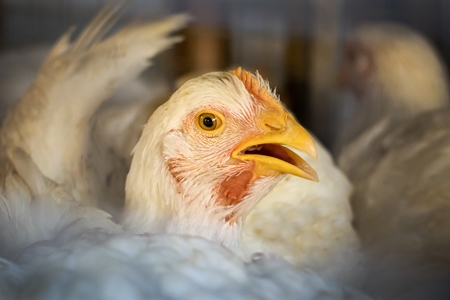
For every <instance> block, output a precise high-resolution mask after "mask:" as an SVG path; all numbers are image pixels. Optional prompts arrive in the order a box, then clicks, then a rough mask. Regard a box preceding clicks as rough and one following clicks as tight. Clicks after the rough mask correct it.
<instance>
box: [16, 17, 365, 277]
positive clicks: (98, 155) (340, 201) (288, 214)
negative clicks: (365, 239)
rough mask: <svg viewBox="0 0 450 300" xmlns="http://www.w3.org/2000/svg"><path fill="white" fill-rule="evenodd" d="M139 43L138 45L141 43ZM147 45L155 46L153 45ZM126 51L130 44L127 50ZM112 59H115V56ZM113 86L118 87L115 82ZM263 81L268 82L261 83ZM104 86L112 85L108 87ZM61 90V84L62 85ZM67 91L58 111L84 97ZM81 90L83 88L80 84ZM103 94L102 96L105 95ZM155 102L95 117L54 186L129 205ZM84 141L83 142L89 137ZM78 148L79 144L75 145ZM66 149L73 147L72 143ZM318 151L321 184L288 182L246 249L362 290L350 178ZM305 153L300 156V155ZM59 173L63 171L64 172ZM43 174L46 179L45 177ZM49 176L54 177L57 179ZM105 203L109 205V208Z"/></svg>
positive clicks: (263, 205) (258, 219) (252, 226)
mask: <svg viewBox="0 0 450 300" xmlns="http://www.w3.org/2000/svg"><path fill="white" fill-rule="evenodd" d="M175 20H176V19H175ZM178 26H180V24H179V23H176V22H174V24H173V29H176V28H178ZM95 28H96V27H94V29H95ZM89 30H92V29H89V28H88V29H87V30H86V32H89ZM167 30H169V29H167ZM85 36H86V35H85ZM87 36H89V35H87ZM119 37H120V35H119ZM80 38H82V37H80ZM112 38H113V39H114V38H115V37H112ZM161 38H162V39H163V38H164V37H161ZM171 41H172V40H171ZM138 42H139V41H138V40H137V39H136V43H138ZM148 42H149V43H150V42H152V41H151V40H148ZM168 42H169V41H168ZM110 43H112V42H110ZM126 45H127V44H124V46H126ZM153 46H155V45H153ZM104 47H106V46H104ZM93 50H95V49H93ZM90 51H91V50H89V49H86V54H84V55H86V56H88V57H89V56H91V57H92V58H91V59H95V58H94V57H95V56H94V55H96V54H95V53H96V52H95V51H94V52H93V53H90ZM124 52H125V51H124ZM111 59H114V57H112V58H111ZM75 64H76V61H75V62H74V65H75ZM99 65H101V62H99ZM44 67H45V66H44ZM44 70H45V69H44ZM79 70H80V73H83V74H89V73H88V72H90V71H89V69H87V70H84V69H79ZM99 70H100V69H99ZM104 72H105V75H107V76H116V74H115V73H113V72H109V70H108V69H106V70H104ZM121 72H123V73H119V74H117V76H123V77H125V76H126V75H125V73H126V72H127V71H125V70H122V71H121ZM99 74H100V71H98V70H97V71H96V73H95V76H99ZM69 79H71V78H69ZM112 80H113V81H116V79H112ZM260 81H262V80H261V79H260ZM102 82H103V83H105V82H108V80H103V81H102ZM54 84H55V85H56V84H58V85H59V83H54ZM66 84H67V90H64V93H65V94H66V95H65V96H64V97H59V98H58V99H55V101H54V104H55V105H58V103H59V104H60V105H63V104H62V102H65V101H69V100H68V99H72V97H74V96H77V97H78V96H79V95H78V94H77V93H74V92H73V91H72V90H71V89H70V84H71V83H70V82H67V83H66ZM78 84H80V83H79V82H78ZM90 84H91V83H90V81H88V82H86V83H84V84H82V85H83V86H85V87H86V88H88V87H90ZM97 84H98V82H97ZM48 87H50V88H51V85H49V86H47V87H45V88H48ZM41 89H42V87H41ZM98 91H101V89H99V90H98ZM98 91H95V90H93V89H92V90H90V92H92V94H91V95H88V96H89V97H85V96H83V97H81V96H80V97H78V99H77V100H76V101H78V102H75V100H73V104H74V105H75V103H78V105H79V106H78V107H77V109H80V113H79V114H78V115H73V114H70V118H71V119H72V122H70V123H68V122H65V123H64V125H61V127H63V126H64V128H65V129H66V130H67V129H70V128H71V127H74V125H76V124H77V121H76V120H75V119H77V118H81V119H82V120H83V121H80V122H85V121H84V120H90V119H91V115H92V114H93V113H94V110H93V109H92V108H91V107H90V106H88V105H87V104H86V108H82V107H83V103H84V101H86V102H87V103H89V102H90V101H92V99H93V98H94V97H98V98H95V101H96V103H97V105H99V103H101V101H103V100H106V98H107V97H106V95H105V94H101V95H98V94H97V96H95V95H94V94H95V93H97V92H98ZM109 91H110V90H109ZM124 91H125V93H123V97H126V95H127V92H126V91H127V90H126V89H125V90H124ZM77 92H78V91H77ZM150 96H151V95H150ZM119 102H120V101H119ZM123 102H125V101H122V103H123ZM52 103H53V102H51V101H49V102H48V104H47V105H48V108H47V109H48V110H49V111H50V110H51V105H53V104H52ZM154 103H155V102H150V103H136V104H133V105H131V106H128V107H125V106H124V105H123V104H122V105H121V104H119V105H114V106H109V107H105V108H104V109H103V110H101V111H99V112H97V113H96V115H95V117H94V118H95V119H94V128H93V131H92V132H91V134H92V139H93V140H92V143H91V142H90V140H91V137H90V136H89V135H88V137H87V138H86V139H85V143H86V146H85V147H83V149H81V150H82V151H81V150H80V151H78V152H77V153H78V154H77V153H75V154H71V156H70V157H67V158H64V162H63V163H58V164H56V163H54V164H52V165H51V166H52V167H53V168H55V169H54V170H53V171H55V172H54V173H55V176H56V175H57V174H65V175H66V176H65V177H66V178H59V177H58V176H59V175H57V176H56V177H54V178H52V179H53V180H55V181H57V182H59V183H65V182H67V184H66V185H69V186H70V185H73V182H78V185H77V186H73V187H72V192H73V191H74V190H75V192H76V193H77V194H75V196H76V198H77V199H79V200H80V199H81V200H83V201H84V198H83V197H85V196H86V194H87V193H89V195H88V197H90V198H94V199H93V200H91V201H92V202H96V199H100V205H101V207H102V208H110V207H111V206H113V207H117V206H120V205H121V204H122V203H117V202H118V201H119V202H120V200H121V199H122V197H123V195H124V192H123V188H124V185H125V176H126V173H127V172H128V168H129V160H130V159H129V156H128V153H129V150H127V149H131V148H132V145H134V144H135V142H136V141H137V139H138V137H139V135H140V132H141V128H140V126H141V124H143V123H144V121H143V119H144V118H148V115H150V113H151V112H152V111H153V109H152V106H153V105H154ZM19 105H23V104H19ZM147 106H148V107H147ZM66 109H67V111H62V110H61V111H60V113H61V115H64V116H68V112H70V109H71V108H67V107H66ZM83 109H85V115H83V114H82V113H81V110H83ZM13 113H14V112H13ZM61 120H64V118H61ZM53 121H54V120H48V123H46V124H48V125H49V124H50V122H53ZM11 123H12V122H11ZM44 125H45V124H44ZM88 125H90V123H88ZM24 127H25V126H24ZM89 128H90V127H89V126H88V128H87V129H86V128H81V130H80V128H79V127H75V128H72V129H71V130H72V132H76V133H77V134H78V135H79V136H81V137H82V136H84V135H85V134H87V133H86V132H88V131H89ZM46 132H48V131H46V129H45V128H44V129H42V131H41V133H40V134H44V133H46ZM33 134H34V135H35V136H34V137H33V139H36V140H38V138H37V136H38V134H37V133H36V132H35V131H34V132H33ZM53 134H54V133H53V132H48V136H47V137H44V138H41V139H40V140H45V139H50V138H51V139H54V138H55V137H54V136H53V137H52V136H51V135H53ZM65 138H67V137H65ZM74 140H75V139H74ZM80 140H81V141H83V139H82V138H81V139H80ZM75 142H76V141H73V143H75ZM67 143H71V141H68V142H67ZM318 147H319V148H318V149H319V155H320V158H319V161H314V160H311V159H309V160H308V163H310V164H311V165H312V166H313V168H314V169H316V170H317V171H318V174H319V176H320V178H321V180H320V182H319V183H313V182H307V181H305V180H303V179H301V178H298V177H295V176H291V175H288V176H286V178H284V179H282V180H281V182H280V183H278V184H277V185H276V186H275V188H274V189H273V190H272V191H271V192H270V194H269V195H267V196H266V197H265V198H264V199H263V201H261V202H260V203H259V204H258V205H257V206H256V207H255V209H254V210H253V211H251V212H250V214H249V216H248V218H247V220H246V222H245V224H244V227H243V230H244V234H243V244H244V246H245V248H246V249H247V251H246V252H248V253H252V252H256V251H264V252H267V253H274V254H277V255H280V256H282V257H283V258H285V259H287V260H288V261H289V262H291V263H293V264H294V265H296V266H298V267H300V268H310V269H312V270H314V271H316V272H318V273H319V274H320V275H321V276H327V277H329V278H332V279H333V280H337V281H339V282H344V283H351V284H355V283H358V282H359V281H360V280H361V278H362V276H361V264H362V259H361V255H360V253H359V241H358V238H357V236H356V234H355V232H354V230H353V228H352V226H351V220H352V212H351V210H350V207H349V202H348V199H349V194H350V192H351V187H350V185H349V183H348V181H347V179H346V178H345V176H343V174H342V173H341V172H340V171H339V170H338V169H337V168H336V167H335V165H334V163H333V161H332V159H331V158H330V156H329V154H328V153H327V151H326V150H325V149H324V148H323V147H322V146H321V145H320V144H318ZM38 148H39V146H38V144H37V142H36V145H35V149H36V150H38ZM86 148H87V149H88V150H86ZM48 151H49V152H47V158H46V159H48V158H49V157H54V156H53V155H50V154H49V153H51V152H50V151H53V150H51V149H48ZM86 151H87V154H86ZM294 151H295V150H294ZM80 153H84V154H83V155H84V158H83V156H81V157H82V159H83V161H87V167H86V168H85V170H84V172H87V174H84V173H81V172H80V171H79V170H77V168H78V164H74V163H73V162H71V160H73V159H74V158H73V157H76V156H77V155H80ZM298 153H299V154H300V152H298ZM31 154H32V153H31ZM56 157H58V155H56ZM86 157H87V158H86ZM34 159H36V160H37V162H36V163H37V164H38V165H39V159H40V158H39V157H36V158H34ZM47 163H48V164H50V163H51V162H41V164H47ZM67 163H68V164H69V166H68V167H67V166H65V164H67ZM58 168H59V171H57V169H58ZM70 168H73V169H70ZM43 172H44V173H45V170H43ZM68 173H71V177H70V176H67V175H68ZM46 175H48V176H49V177H52V176H51V174H46ZM80 176H84V177H85V178H88V179H89V181H88V182H87V183H86V182H84V179H85V178H81V179H80V178H79V177H80ZM71 178H72V179H73V178H77V180H76V181H71V180H72V179H71ZM80 185H81V187H80ZM78 189H79V190H78ZM83 189H84V190H85V191H84V193H80V190H81V191H83ZM83 195H84V196H83ZM104 199H107V200H108V201H102V200H104ZM111 199H115V201H116V202H114V201H111ZM117 200H118V201H117ZM122 201H123V200H122ZM111 202H114V203H111ZM108 212H113V213H114V214H117V212H116V211H114V210H108Z"/></svg>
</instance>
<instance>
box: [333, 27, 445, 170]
mask: <svg viewBox="0 0 450 300" xmlns="http://www.w3.org/2000/svg"><path fill="white" fill-rule="evenodd" d="M343 52H344V53H343V58H342V62H341V66H340V68H339V71H338V73H339V74H338V84H339V85H340V86H341V88H343V89H347V90H349V91H350V92H351V94H352V95H353V97H354V98H356V100H357V111H354V112H353V114H352V116H351V117H350V120H349V121H348V122H347V126H346V127H345V128H344V129H343V130H342V132H343V133H341V134H340V137H339V142H338V147H340V148H342V147H344V146H345V147H347V146H348V145H349V144H350V143H351V142H354V141H355V140H356V139H357V138H358V137H359V136H361V135H362V133H367V132H369V130H370V128H375V125H376V124H378V123H379V122H380V121H381V120H382V119H383V118H384V119H388V120H389V122H401V121H402V119H404V118H409V117H412V116H415V115H417V114H419V113H422V112H425V111H430V110H434V109H437V108H440V107H443V106H446V105H448V101H449V91H448V86H447V73H446V70H445V68H444V67H443V62H442V60H441V59H440V58H439V56H438V54H437V53H436V51H435V50H434V49H433V48H432V47H431V46H430V44H429V43H428V42H427V41H426V40H425V39H424V38H423V37H422V36H421V35H419V34H418V33H416V32H414V31H413V30H411V29H409V28H406V27H404V26H401V25H397V24H391V23H383V24H369V25H365V26H361V27H360V28H358V29H357V30H355V32H354V33H353V34H352V35H351V36H350V37H349V38H348V40H347V41H346V44H345V48H344V51H343ZM340 148H339V149H340ZM339 159H340V161H339V165H340V166H344V165H345V164H346V163H345V161H344V160H345V154H342V155H341V156H340V157H339ZM344 168H345V166H344Z"/></svg>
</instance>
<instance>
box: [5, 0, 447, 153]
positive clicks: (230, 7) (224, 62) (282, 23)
mask: <svg viewBox="0 0 450 300" xmlns="http://www.w3.org/2000/svg"><path fill="white" fill-rule="evenodd" d="M108 2H110V1H107V0H0V51H2V52H5V51H6V52H8V51H9V52H11V51H13V52H16V51H19V49H26V48H27V47H30V46H32V45H43V44H44V45H45V44H51V43H53V42H55V40H56V39H57V38H58V37H59V36H60V35H61V34H62V33H64V32H65V31H66V30H67V29H68V28H70V27H71V26H72V25H76V26H77V28H82V27H83V26H84V25H85V24H86V23H87V22H88V21H89V20H90V19H91V18H92V17H93V16H94V15H95V14H96V13H97V12H98V11H99V10H100V9H101V7H103V6H104V5H105V4H106V3H108ZM129 2H130V3H132V5H130V7H131V8H130V9H129V10H128V14H129V16H128V17H130V18H131V17H136V16H145V17H146V18H147V17H148V15H150V16H151V17H155V18H156V17H158V16H165V15H168V14H170V13H173V12H189V13H190V14H191V15H193V16H194V17H195V20H194V22H193V23H191V25H190V26H189V28H187V29H186V30H184V31H183V32H182V34H183V35H184V36H185V38H186V40H185V41H184V42H183V43H182V44H179V45H177V47H176V48H175V49H172V50H171V51H169V52H167V53H164V54H162V55H160V56H159V57H158V59H157V61H156V63H155V69H156V70H157V71H158V72H160V74H163V75H161V76H164V77H165V78H169V79H171V80H172V81H175V79H176V78H179V77H180V76H189V75H188V74H192V73H194V74H197V73H203V72H207V71H212V70H220V69H226V70H227V69H231V68H234V67H236V66H239V65H240V66H242V67H244V68H246V69H247V70H249V71H252V72H253V71H255V70H259V72H260V73H261V74H262V76H263V77H264V78H267V79H269V81H270V83H271V86H272V87H276V89H277V92H278V93H279V94H280V95H281V99H282V100H283V102H285V103H286V105H287V106H288V107H289V108H290V109H291V110H293V111H294V113H295V114H296V116H297V117H298V119H299V120H300V122H301V123H302V124H304V125H305V126H306V127H307V128H309V129H310V130H311V131H312V132H313V133H314V134H316V135H317V136H318V137H319V139H320V140H322V142H323V143H324V144H325V145H326V146H328V147H331V146H332V145H333V142H334V141H335V136H336V131H337V130H339V124H340V123H339V122H340V121H339V120H341V119H342V118H345V107H344V106H345V105H344V104H343V102H341V101H340V99H341V98H340V97H339V96H338V93H337V92H336V90H335V89H334V85H335V78H336V75H335V74H336V68H337V66H338V63H339V55H340V49H341V46H342V41H343V38H344V37H345V36H346V34H348V32H349V31H351V30H352V29H353V28H354V27H355V26H357V25H358V24H361V23H366V22H373V21H395V22H399V23H403V24H406V25H408V26H410V27H412V28H413V29H416V30H418V31H419V32H421V33H422V34H424V35H425V36H426V37H427V38H428V39H429V40H430V41H431V42H432V43H433V45H434V46H435V47H436V48H437V49H438V51H439V52H440V54H441V55H442V56H443V58H444V60H445V63H446V64H447V65H448V63H449V62H450V56H449V53H450V51H449V50H450V24H449V20H450V1H448V0H427V1H424V0H147V1H138V0H136V1H129ZM36 51H38V50H36ZM41 51H42V50H41ZM16 53H18V52H16ZM42 53H43V54H42V56H43V55H45V51H44V52H42ZM23 63H24V64H27V63H28V64H30V65H31V64H34V63H35V62H33V61H27V60H26V58H25V57H24V60H23ZM0 68H1V69H2V70H1V71H0V73H1V74H2V75H1V76H6V75H4V74H7V71H8V70H7V68H8V65H7V64H5V63H3V65H1V66H0ZM35 68H36V67H35ZM0 80H2V78H0ZM0 92H1V91H0ZM2 113H3V112H2Z"/></svg>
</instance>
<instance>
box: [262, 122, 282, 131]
mask: <svg viewBox="0 0 450 300" xmlns="http://www.w3.org/2000/svg"><path fill="white" fill-rule="evenodd" d="M264 125H265V126H266V127H267V128H269V129H270V130H273V131H278V130H282V129H284V126H283V125H282V124H280V123H271V124H268V123H265V124H264Z"/></svg>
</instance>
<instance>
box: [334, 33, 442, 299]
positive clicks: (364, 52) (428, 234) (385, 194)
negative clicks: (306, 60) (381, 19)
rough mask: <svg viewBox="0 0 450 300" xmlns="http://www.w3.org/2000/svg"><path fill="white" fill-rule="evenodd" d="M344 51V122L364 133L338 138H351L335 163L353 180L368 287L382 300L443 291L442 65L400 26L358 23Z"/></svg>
mask: <svg viewBox="0 0 450 300" xmlns="http://www.w3.org/2000/svg"><path fill="white" fill-rule="evenodd" d="M346 51H347V53H346V56H345V57H344V65H343V68H344V70H343V73H341V75H344V83H345V85H346V86H347V87H348V88H350V90H351V91H352V92H353V93H354V95H355V97H356V98H357V99H358V101H359V103H358V105H359V108H358V109H357V110H356V111H355V114H356V117H355V118H354V119H353V123H351V125H350V126H359V127H358V128H357V130H358V131H359V130H360V131H361V132H360V133H359V134H358V135H354V133H355V132H353V133H350V135H347V136H344V140H345V139H349V141H347V143H346V145H345V146H343V149H342V152H341V154H340V156H339V159H338V162H339V165H340V166H341V167H342V169H343V170H344V171H345V172H346V173H347V175H348V176H349V178H350V180H351V181H352V182H353V184H354V190H355V191H354V195H353V197H352V205H353V208H354V214H355V226H356V229H357V232H358V234H359V236H360V238H361V241H362V245H363V250H364V251H365V252H366V253H367V254H368V257H369V262H370V276H369V279H368V283H367V286H368V288H369V290H370V291H371V292H372V293H373V294H374V295H376V296H378V297H384V298H388V299H389V298H392V299H395V298H397V297H405V298H406V299H424V298H426V299H431V298H433V299H440V298H442V297H444V298H445V297H448V295H450V294H449V289H448V286H449V283H450V268H449V266H450V265H449V262H450V256H449V255H448V253H450V252H449V250H450V236H449V234H448V229H449V226H450V224H449V223H448V214H449V213H450V205H449V204H450V202H449V197H448V195H449V191H450V184H449V183H448V180H447V178H448V176H449V175H450V164H449V161H450V151H449V150H450V127H449V124H450V123H449V121H450V112H449V110H448V100H449V98H448V87H447V77H446V72H445V69H444V67H443V66H442V64H441V62H440V59H439V58H438V57H437V54H436V53H435V51H434V50H433V49H432V48H431V47H430V46H429V44H428V43H427V42H426V41H425V40H424V39H423V38H422V37H421V36H419V35H418V34H417V33H414V32H413V31H411V30H409V29H406V28H403V27H399V26H398V25H395V26H394V25H371V26H366V27H363V28H361V29H360V30H358V31H357V32H356V34H355V36H354V37H353V38H352V39H351V42H350V43H349V44H348V45H347V49H346ZM361 66H363V67H361ZM361 70H363V72H362V73H361ZM361 74H362V75H361ZM357 76H360V77H359V79H358V77H357ZM364 119H366V120H365V121H364ZM361 129H362V130H361ZM350 137H351V138H353V139H351V138H350ZM402 299H403V298H402Z"/></svg>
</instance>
